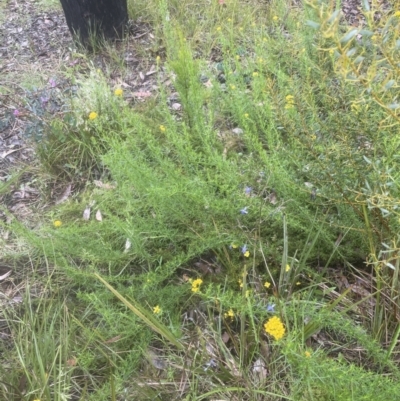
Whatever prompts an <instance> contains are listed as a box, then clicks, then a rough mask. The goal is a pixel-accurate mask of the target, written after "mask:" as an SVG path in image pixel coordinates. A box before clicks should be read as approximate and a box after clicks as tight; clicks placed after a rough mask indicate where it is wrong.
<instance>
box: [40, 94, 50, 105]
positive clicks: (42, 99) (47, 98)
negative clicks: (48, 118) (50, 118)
mask: <svg viewBox="0 0 400 401" xmlns="http://www.w3.org/2000/svg"><path fill="white" fill-rule="evenodd" d="M49 100H50V98H49V97H46V96H40V101H41V102H42V105H44V104H46V103H47V102H48V101H49Z"/></svg>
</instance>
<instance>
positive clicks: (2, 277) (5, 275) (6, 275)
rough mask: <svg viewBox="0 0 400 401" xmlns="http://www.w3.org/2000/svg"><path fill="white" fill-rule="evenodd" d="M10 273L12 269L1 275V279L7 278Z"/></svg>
mask: <svg viewBox="0 0 400 401" xmlns="http://www.w3.org/2000/svg"><path fill="white" fill-rule="evenodd" d="M10 274H11V270H10V271H9V272H7V273H5V274H3V275H2V276H0V281H1V280H5V279H6V278H7V277H8V276H9V275H10Z"/></svg>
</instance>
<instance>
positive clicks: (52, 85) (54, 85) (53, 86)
mask: <svg viewBox="0 0 400 401" xmlns="http://www.w3.org/2000/svg"><path fill="white" fill-rule="evenodd" d="M49 84H50V86H51V87H52V88H55V87H56V86H57V82H56V80H55V79H54V78H50V79H49Z"/></svg>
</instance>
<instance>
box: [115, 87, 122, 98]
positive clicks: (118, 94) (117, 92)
mask: <svg viewBox="0 0 400 401" xmlns="http://www.w3.org/2000/svg"><path fill="white" fill-rule="evenodd" d="M123 94H124V91H123V90H122V89H121V88H118V89H115V91H114V95H115V96H122V95H123Z"/></svg>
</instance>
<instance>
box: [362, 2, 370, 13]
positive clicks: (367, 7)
mask: <svg viewBox="0 0 400 401" xmlns="http://www.w3.org/2000/svg"><path fill="white" fill-rule="evenodd" d="M362 5H363V8H364V10H365V11H370V10H371V8H370V7H369V1H368V0H363V1H362Z"/></svg>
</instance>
